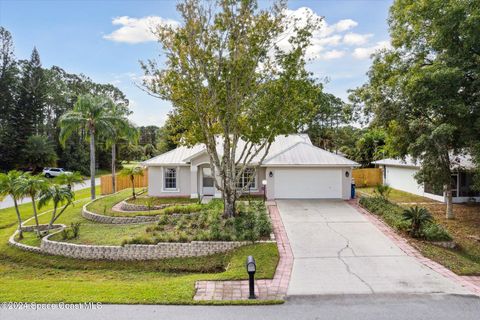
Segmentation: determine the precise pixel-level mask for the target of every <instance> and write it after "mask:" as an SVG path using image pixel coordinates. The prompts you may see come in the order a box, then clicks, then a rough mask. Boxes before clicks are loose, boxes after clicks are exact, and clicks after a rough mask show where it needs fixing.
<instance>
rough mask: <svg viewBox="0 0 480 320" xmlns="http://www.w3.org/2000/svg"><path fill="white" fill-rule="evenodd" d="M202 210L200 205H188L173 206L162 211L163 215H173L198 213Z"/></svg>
mask: <svg viewBox="0 0 480 320" xmlns="http://www.w3.org/2000/svg"><path fill="white" fill-rule="evenodd" d="M200 210H202V205H200V204H198V203H194V204H189V205H175V206H170V207H167V208H165V209H163V210H162V213H163V214H173V213H180V214H188V213H193V212H199V211H200Z"/></svg>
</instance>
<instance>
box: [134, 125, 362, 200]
mask: <svg viewBox="0 0 480 320" xmlns="http://www.w3.org/2000/svg"><path fill="white" fill-rule="evenodd" d="M243 146H244V142H243V141H240V142H239V144H238V147H237V151H238V153H239V154H238V155H237V156H238V157H240V156H241V155H240V153H241V150H242V147H243ZM217 148H218V150H219V152H220V151H221V150H222V147H221V145H220V142H219V144H218V145H217ZM261 153H262V152H261ZM260 156H261V155H260ZM258 162H259V157H257V158H254V159H253V161H252V163H251V165H252V167H253V166H258ZM143 165H144V166H146V167H148V194H149V195H151V196H157V197H191V198H196V197H198V196H200V197H202V196H215V197H221V192H220V191H219V190H217V189H216V188H215V184H214V179H217V181H220V179H219V177H218V176H216V177H213V176H212V172H211V170H210V162H209V157H208V154H207V150H206V148H205V145H203V144H197V145H195V146H193V147H191V148H188V147H185V146H180V147H178V148H176V149H174V150H171V151H169V152H166V153H164V154H161V155H159V156H156V157H154V158H152V159H150V160H147V161H145V162H143ZM357 166H359V164H358V163H356V162H354V161H351V160H348V159H346V158H344V157H342V156H339V155H337V154H334V153H331V152H328V151H326V150H323V149H321V148H317V147H315V146H314V145H312V142H311V141H310V138H309V137H308V135H306V134H293V135H288V136H277V137H276V138H275V141H274V142H273V143H272V145H271V147H270V151H269V154H268V155H267V157H266V158H265V160H264V161H263V162H262V164H261V165H260V166H259V168H258V170H257V171H256V172H255V170H253V168H251V169H250V170H246V171H245V173H244V175H243V177H242V179H241V181H240V183H239V187H242V185H244V183H246V182H247V181H249V177H250V176H251V175H252V174H254V173H255V177H254V180H253V184H252V185H251V188H250V192H249V193H251V194H258V195H261V194H263V192H264V190H263V186H262V181H263V180H266V181H267V188H266V196H267V198H268V199H349V198H350V194H351V183H352V169H353V167H357Z"/></svg>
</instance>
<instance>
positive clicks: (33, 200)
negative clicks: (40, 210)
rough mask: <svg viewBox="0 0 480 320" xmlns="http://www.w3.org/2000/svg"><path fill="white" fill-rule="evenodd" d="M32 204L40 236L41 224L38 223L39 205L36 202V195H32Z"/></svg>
mask: <svg viewBox="0 0 480 320" xmlns="http://www.w3.org/2000/svg"><path fill="white" fill-rule="evenodd" d="M32 206H33V216H34V217H35V225H36V226H37V235H38V236H39V237H40V230H39V226H40V224H39V223H38V215H37V205H36V204H35V197H34V196H32Z"/></svg>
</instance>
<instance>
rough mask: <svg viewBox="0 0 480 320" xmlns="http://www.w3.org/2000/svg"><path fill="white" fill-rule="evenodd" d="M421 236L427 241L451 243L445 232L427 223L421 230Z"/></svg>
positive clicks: (440, 227) (439, 226) (441, 228)
mask: <svg viewBox="0 0 480 320" xmlns="http://www.w3.org/2000/svg"><path fill="white" fill-rule="evenodd" d="M422 231H423V236H424V237H425V239H426V240H428V241H451V240H452V237H451V236H450V235H449V234H448V232H447V230H446V229H445V228H444V227H442V226H441V225H439V224H437V223H428V224H426V225H425V226H424V228H423V230H422Z"/></svg>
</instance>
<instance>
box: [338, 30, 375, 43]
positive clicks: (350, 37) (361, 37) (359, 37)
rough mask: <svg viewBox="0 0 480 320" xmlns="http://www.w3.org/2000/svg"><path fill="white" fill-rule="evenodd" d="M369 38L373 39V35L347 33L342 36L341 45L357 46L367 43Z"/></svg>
mask: <svg viewBox="0 0 480 320" xmlns="http://www.w3.org/2000/svg"><path fill="white" fill-rule="evenodd" d="M371 37H373V34H371V33H367V34H359V33H353V32H349V33H347V34H346V35H344V36H343V43H345V44H346V45H355V46H359V45H362V44H365V43H367V42H368V39H369V38H371Z"/></svg>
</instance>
